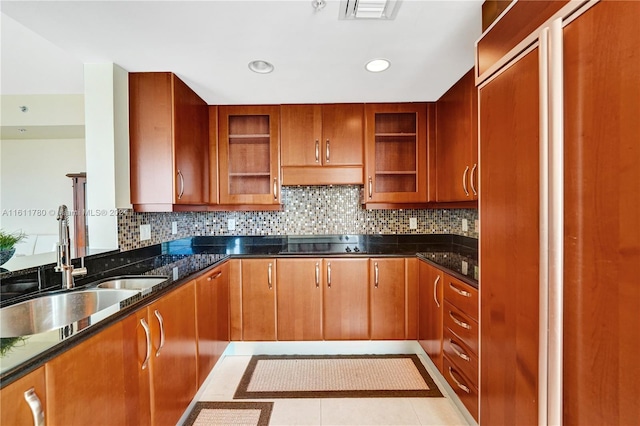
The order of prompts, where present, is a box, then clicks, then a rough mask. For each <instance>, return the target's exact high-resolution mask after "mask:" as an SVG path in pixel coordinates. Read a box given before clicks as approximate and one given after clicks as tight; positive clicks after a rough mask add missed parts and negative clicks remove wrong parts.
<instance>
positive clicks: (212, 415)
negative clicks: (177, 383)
mask: <svg viewBox="0 0 640 426" xmlns="http://www.w3.org/2000/svg"><path fill="white" fill-rule="evenodd" d="M272 409H273V402H244V401H243V402H236V401H227V402H206V401H202V402H196V405H195V407H193V410H191V413H189V417H188V418H187V420H186V421H185V423H184V425H185V426H267V425H268V424H269V418H270V417H271V410H272Z"/></svg>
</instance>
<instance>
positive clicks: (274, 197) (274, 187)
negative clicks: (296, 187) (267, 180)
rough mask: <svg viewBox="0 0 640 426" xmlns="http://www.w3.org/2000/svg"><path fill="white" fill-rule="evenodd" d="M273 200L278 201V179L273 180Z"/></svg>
mask: <svg viewBox="0 0 640 426" xmlns="http://www.w3.org/2000/svg"><path fill="white" fill-rule="evenodd" d="M273 199H274V200H277V199H278V179H275V178H274V179H273Z"/></svg>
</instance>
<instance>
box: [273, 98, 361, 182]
mask: <svg viewBox="0 0 640 426" xmlns="http://www.w3.org/2000/svg"><path fill="white" fill-rule="evenodd" d="M363 111H364V105H363V104H323V105H319V104H317V105H282V106H281V108H280V113H281V118H280V123H281V124H280V125H281V132H282V134H281V142H280V143H281V157H282V179H283V184H285V185H318V184H322V185H329V184H362V183H363V180H362V165H363V151H364V147H363V127H364V125H363V123H364V117H363Z"/></svg>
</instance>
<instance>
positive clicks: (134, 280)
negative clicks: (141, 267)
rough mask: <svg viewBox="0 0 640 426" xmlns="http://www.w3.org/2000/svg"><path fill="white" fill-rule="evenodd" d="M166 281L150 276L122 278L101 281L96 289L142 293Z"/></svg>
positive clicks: (162, 278) (160, 277) (164, 278)
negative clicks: (137, 291)
mask: <svg viewBox="0 0 640 426" xmlns="http://www.w3.org/2000/svg"><path fill="white" fill-rule="evenodd" d="M167 279H168V278H167V277H163V276H151V275H137V276H123V277H116V278H112V279H109V280H108V281H103V282H101V283H100V284H98V286H97V287H98V288H115V289H128V290H139V291H142V290H146V289H149V288H151V287H153V286H156V285H158V284H160V283H163V282H165V281H166V280H167Z"/></svg>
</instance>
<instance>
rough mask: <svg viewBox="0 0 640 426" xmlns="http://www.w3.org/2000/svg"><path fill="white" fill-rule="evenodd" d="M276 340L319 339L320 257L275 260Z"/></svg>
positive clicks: (320, 315) (322, 271)
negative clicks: (276, 286)
mask: <svg viewBox="0 0 640 426" xmlns="http://www.w3.org/2000/svg"><path fill="white" fill-rule="evenodd" d="M277 266H278V267H277V282H278V296H277V299H278V301H277V302H278V340H298V341H299V340H322V293H323V289H324V285H323V282H324V268H323V267H322V259H319V258H318V259H313V258H309V259H278V260H277Z"/></svg>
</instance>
